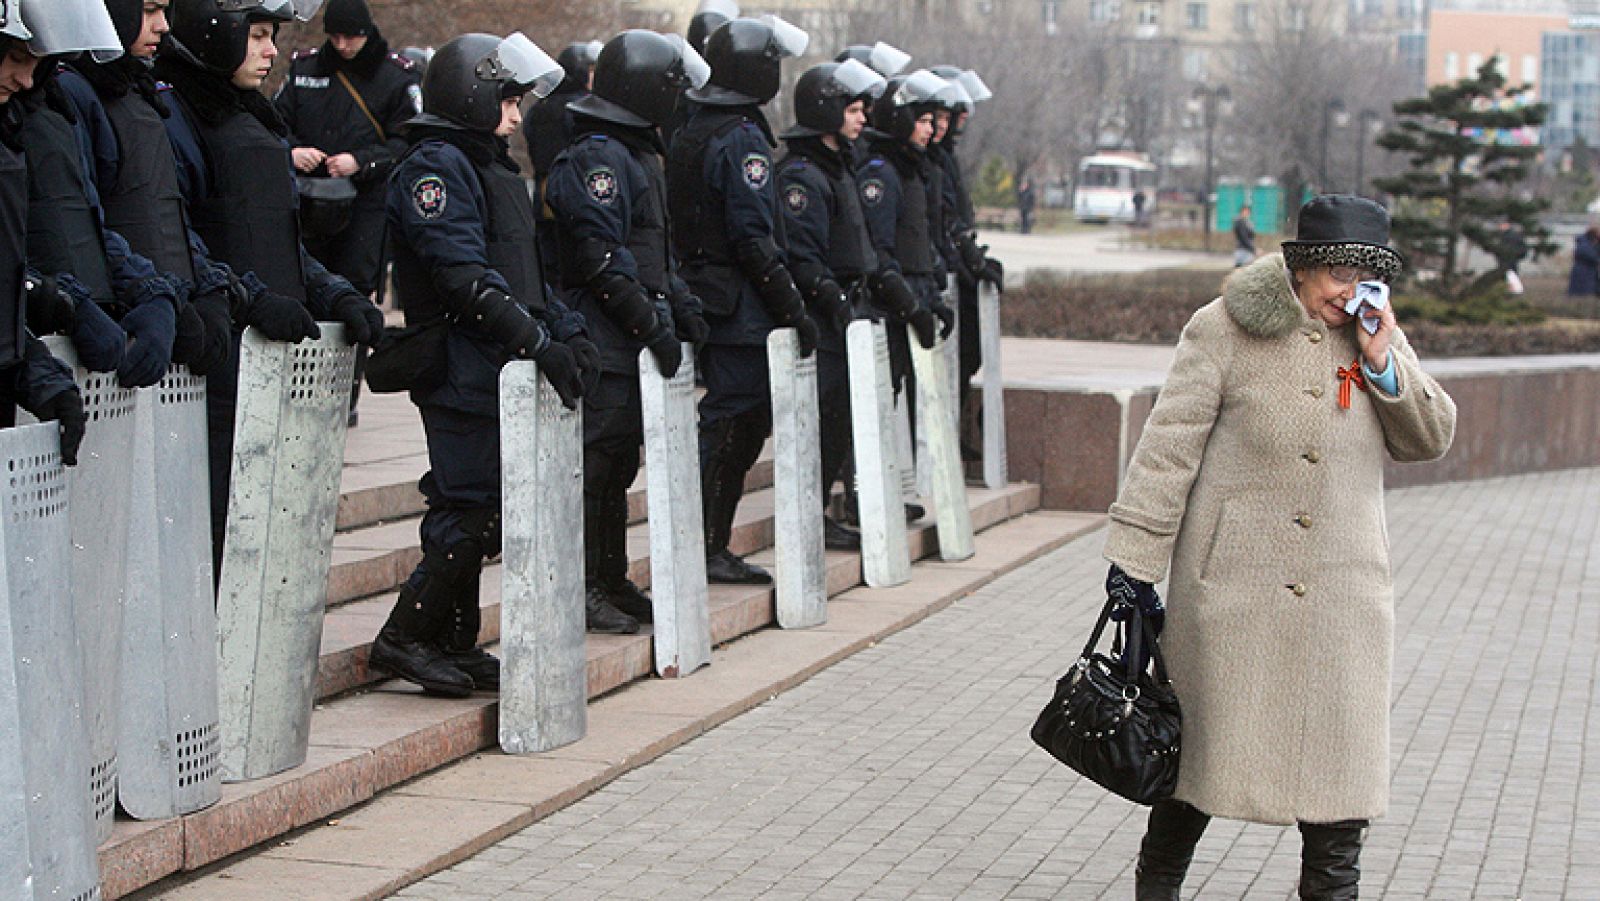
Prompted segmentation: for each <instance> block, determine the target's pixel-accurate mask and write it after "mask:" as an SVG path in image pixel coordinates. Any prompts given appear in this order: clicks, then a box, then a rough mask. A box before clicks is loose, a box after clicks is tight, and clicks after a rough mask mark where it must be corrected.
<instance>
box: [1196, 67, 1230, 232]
mask: <svg viewBox="0 0 1600 901" xmlns="http://www.w3.org/2000/svg"><path fill="white" fill-rule="evenodd" d="M1194 99H1195V100H1197V101H1198V102H1199V103H1200V113H1201V116H1202V117H1203V119H1202V121H1203V123H1204V124H1205V129H1206V184H1205V189H1204V192H1203V193H1204V197H1203V199H1202V209H1203V210H1204V216H1203V218H1204V224H1205V242H1206V243H1205V247H1206V250H1208V251H1209V250H1210V249H1211V193H1212V191H1213V190H1214V188H1215V181H1214V178H1215V174H1214V172H1213V167H1214V165H1215V163H1216V157H1215V154H1214V148H1215V137H1216V131H1217V114H1218V113H1219V112H1222V113H1227V112H1228V111H1229V108H1230V107H1231V106H1232V104H1233V93H1232V92H1231V91H1229V90H1228V86H1227V85H1225V84H1221V85H1217V86H1216V87H1214V88H1211V87H1206V86H1205V85H1197V86H1196V87H1195V89H1194Z"/></svg>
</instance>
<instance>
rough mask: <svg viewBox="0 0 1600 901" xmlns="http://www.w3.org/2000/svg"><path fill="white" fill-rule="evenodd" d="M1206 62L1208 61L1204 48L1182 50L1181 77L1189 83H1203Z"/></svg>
mask: <svg viewBox="0 0 1600 901" xmlns="http://www.w3.org/2000/svg"><path fill="white" fill-rule="evenodd" d="M1207 62H1209V60H1208V59H1207V56H1206V51H1205V48H1204V47H1185V48H1184V50H1183V77H1184V78H1187V79H1189V80H1190V81H1205V78H1206V63H1207Z"/></svg>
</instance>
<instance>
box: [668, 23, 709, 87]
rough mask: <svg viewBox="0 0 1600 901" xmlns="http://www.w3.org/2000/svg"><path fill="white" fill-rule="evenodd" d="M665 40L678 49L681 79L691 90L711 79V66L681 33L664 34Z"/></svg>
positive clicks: (704, 84) (703, 85)
mask: <svg viewBox="0 0 1600 901" xmlns="http://www.w3.org/2000/svg"><path fill="white" fill-rule="evenodd" d="M665 37H666V39H667V42H668V43H670V44H672V46H673V48H674V49H676V50H677V51H678V59H680V60H682V61H683V79H684V81H686V82H687V83H688V86H689V88H690V89H691V90H699V89H700V88H703V87H705V86H706V82H708V81H710V80H711V66H710V65H708V64H707V63H706V60H705V57H703V56H701V55H700V54H699V53H697V52H695V49H694V48H693V47H691V46H689V42H688V41H686V40H684V39H683V35H679V34H669V35H665Z"/></svg>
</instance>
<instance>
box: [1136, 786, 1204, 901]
mask: <svg viewBox="0 0 1600 901" xmlns="http://www.w3.org/2000/svg"><path fill="white" fill-rule="evenodd" d="M1210 822H1211V817H1209V816H1207V815H1206V814H1204V813H1201V812H1200V811H1199V810H1197V809H1195V808H1194V807H1191V806H1190V805H1188V804H1185V803H1184V802H1182V801H1175V800H1171V799H1168V800H1166V801H1158V802H1156V804H1155V805H1154V806H1153V807H1151V808H1150V821H1149V825H1148V826H1147V827H1146V829H1145V833H1144V842H1143V843H1142V844H1140V846H1139V865H1138V867H1137V868H1136V869H1135V871H1134V872H1135V875H1134V885H1135V888H1134V898H1135V899H1136V901H1178V890H1179V889H1181V888H1183V877H1184V875H1185V874H1187V873H1188V872H1189V861H1191V860H1193V859H1194V846H1195V845H1196V844H1198V843H1199V841H1200V836H1201V835H1204V834H1205V831H1206V826H1207V825H1208V824H1209V823H1210Z"/></svg>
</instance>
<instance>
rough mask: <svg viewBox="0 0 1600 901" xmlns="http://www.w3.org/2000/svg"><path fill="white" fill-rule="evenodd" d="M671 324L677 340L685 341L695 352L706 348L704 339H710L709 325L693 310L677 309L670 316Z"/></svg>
mask: <svg viewBox="0 0 1600 901" xmlns="http://www.w3.org/2000/svg"><path fill="white" fill-rule="evenodd" d="M672 324H673V326H674V327H675V330H676V333H677V336H678V340H680V341H687V342H689V343H690V344H692V345H694V349H695V350H697V351H698V350H699V349H700V348H702V347H705V346H706V339H707V338H710V337H711V324H710V323H708V322H706V318H705V317H704V316H701V315H700V314H699V313H696V312H694V311H693V310H687V309H683V308H682V307H680V308H678V310H677V311H676V312H674V313H673V314H672Z"/></svg>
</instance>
